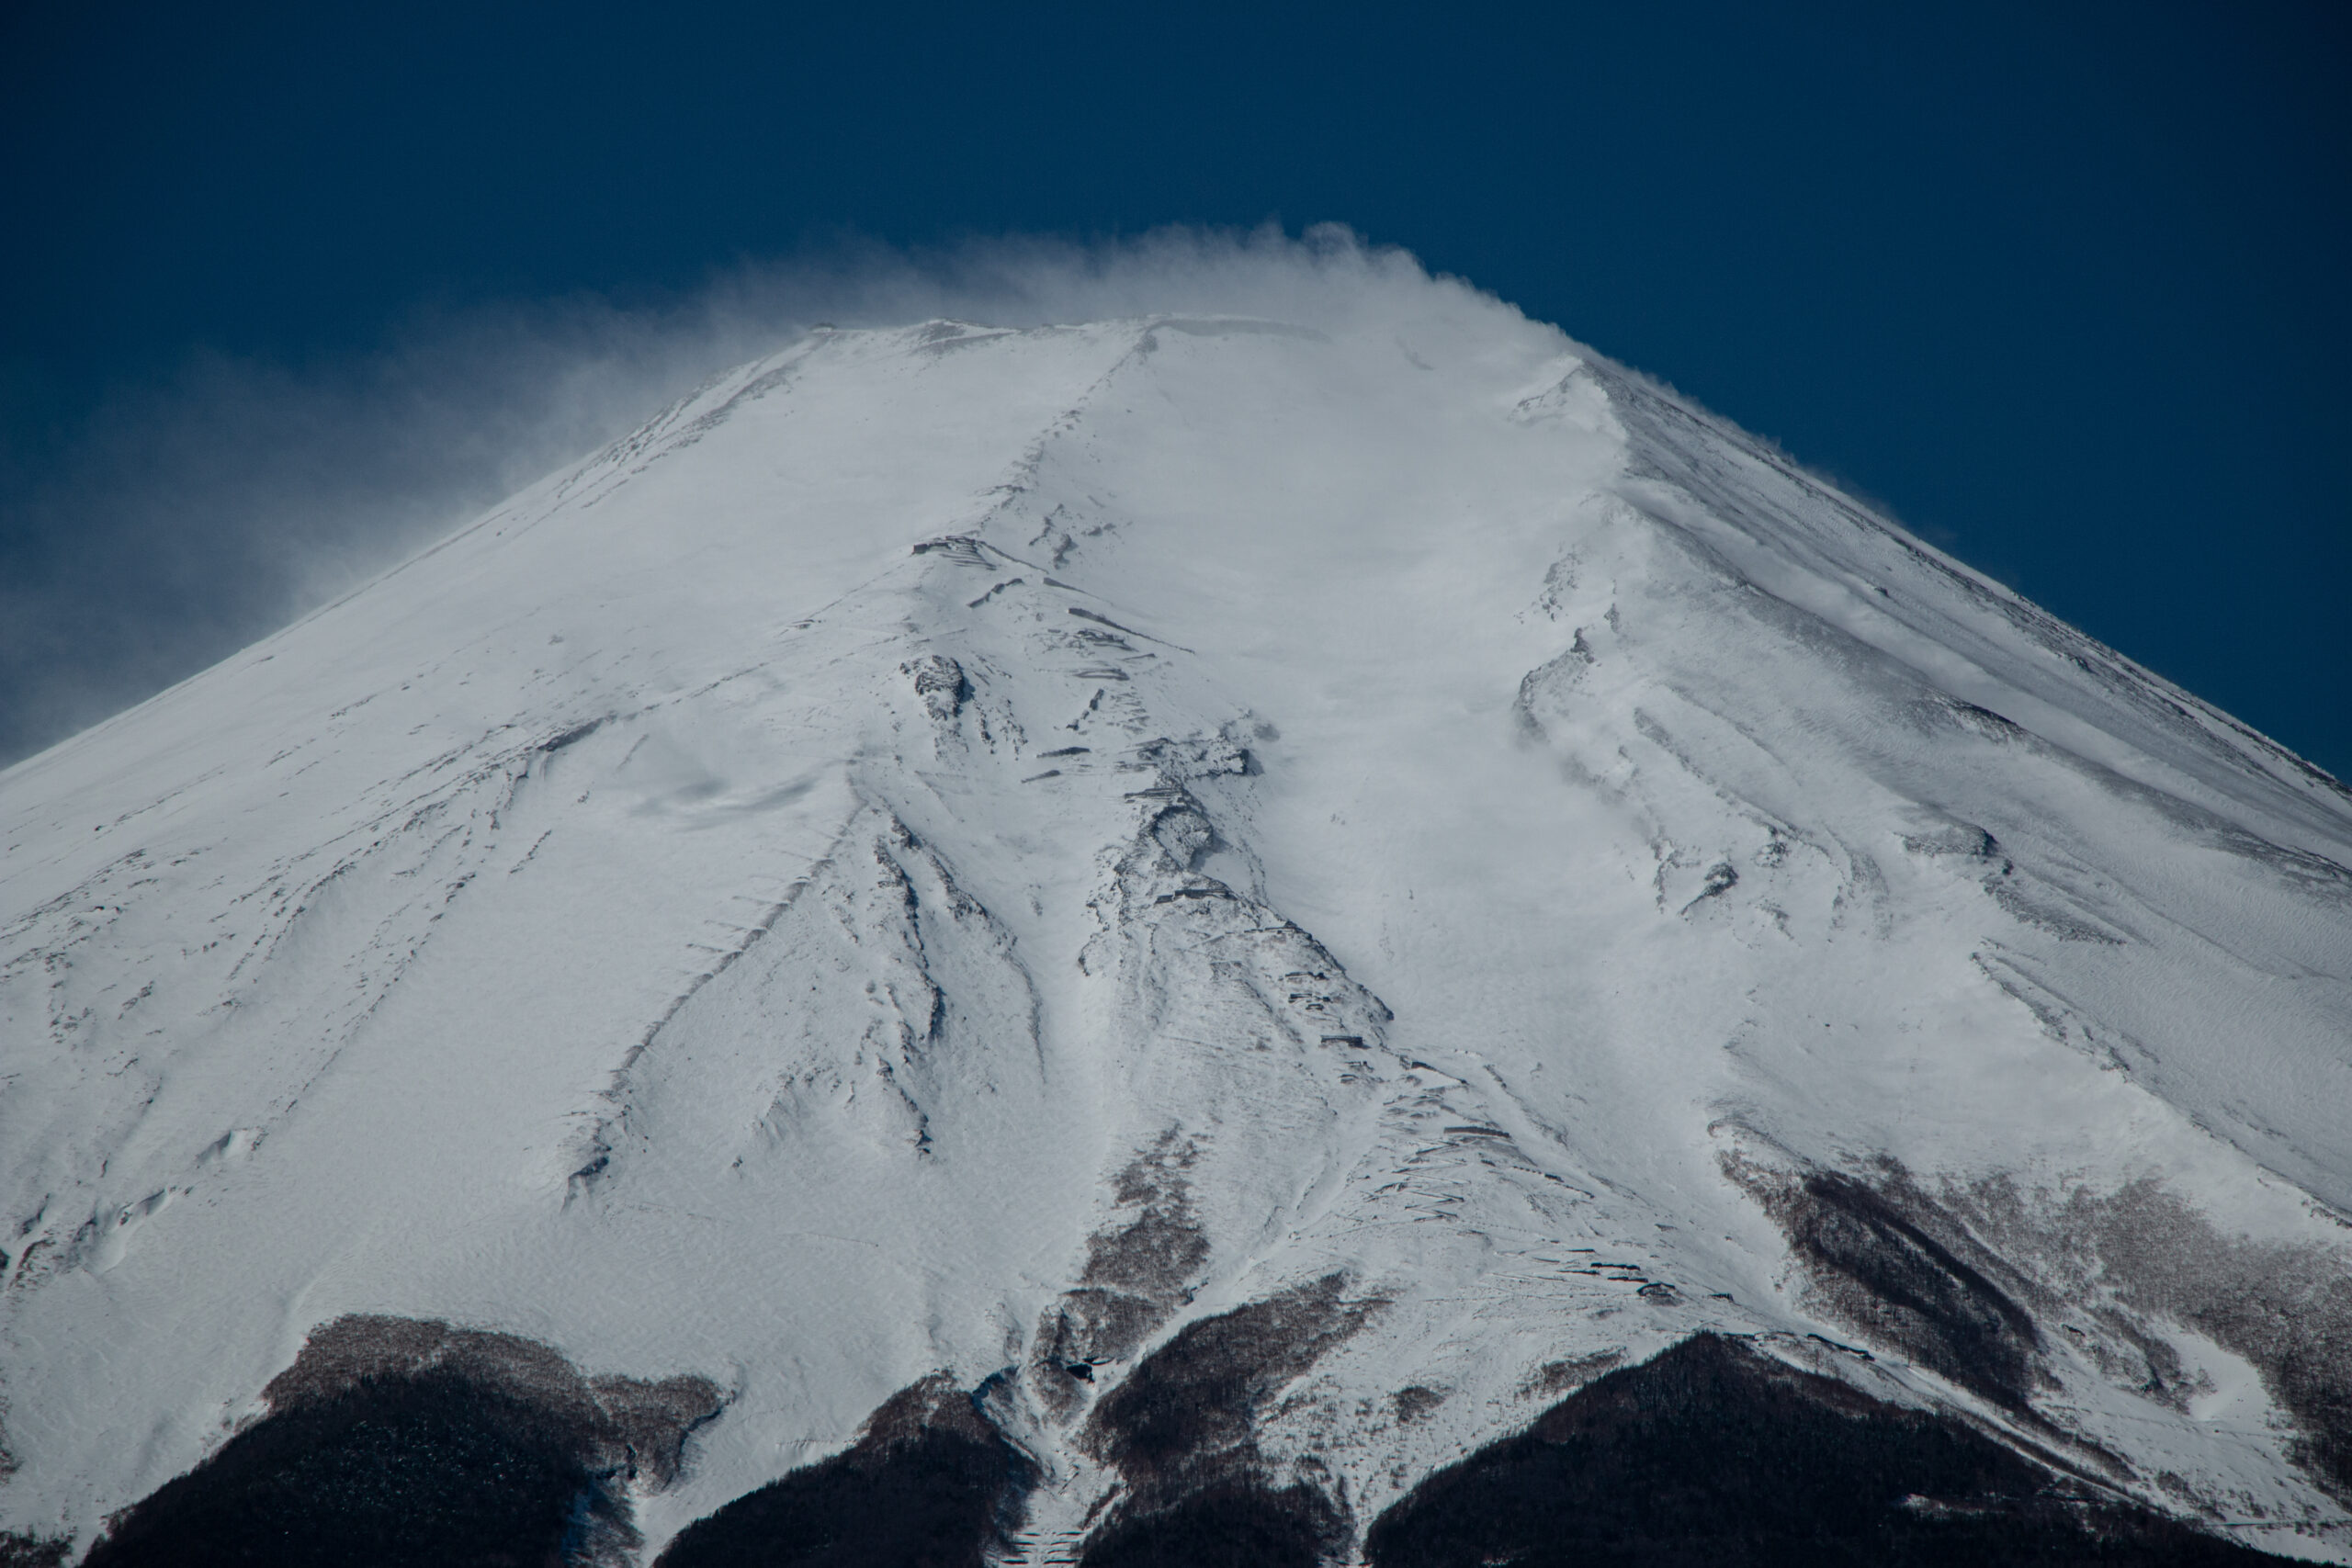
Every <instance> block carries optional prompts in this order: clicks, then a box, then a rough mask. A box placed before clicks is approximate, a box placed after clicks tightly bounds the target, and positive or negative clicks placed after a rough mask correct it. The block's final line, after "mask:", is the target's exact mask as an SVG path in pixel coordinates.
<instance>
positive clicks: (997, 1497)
mask: <svg viewBox="0 0 2352 1568" xmlns="http://www.w3.org/2000/svg"><path fill="white" fill-rule="evenodd" d="M1022 1481H1023V1475H1022V1471H1021V1465H1020V1461H1019V1459H1018V1457H1017V1456H1016V1455H1015V1454H1014V1453H1013V1451H1012V1449H1011V1448H1010V1447H1009V1446H1008V1445H1007V1444H1006V1443H1005V1441H1004V1439H1003V1438H1001V1437H999V1436H998V1435H997V1433H996V1431H995V1429H994V1428H992V1427H989V1425H988V1423H987V1422H985V1421H983V1420H982V1419H981V1418H980V1416H979V1415H978V1412H977V1411H975V1410H974V1409H973V1407H972V1400H971V1395H970V1394H969V1393H966V1392H965V1391H963V1390H961V1389H958V1388H956V1386H955V1385H954V1384H953V1383H952V1382H950V1381H949V1380H948V1379H946V1378H944V1377H932V1378H926V1379H924V1380H923V1381H922V1382H918V1383H916V1384H914V1385H913V1386H912V1387H910V1388H907V1389H904V1390H902V1391H901V1392H899V1393H897V1394H894V1395H893V1396H892V1397H891V1398H890V1399H889V1401H888V1403H886V1404H884V1405H883V1406H882V1407H881V1408H880V1409H879V1410H877V1411H876V1412H875V1413H874V1416H873V1417H872V1418H871V1419H870V1420H869V1421H868V1422H867V1423H866V1427H865V1432H864V1434H863V1435H862V1436H861V1437H860V1438H859V1439H858V1441H857V1443H856V1444H855V1446H854V1447H852V1448H851V1449H850V1450H848V1451H847V1452H845V1453H842V1454H838V1455H836V1456H834V1457H833V1458H831V1459H829V1460H827V1461H823V1462H822V1463H820V1464H814V1465H811V1466H809V1468H808V1469H806V1470H799V1471H795V1472H793V1473H792V1474H790V1475H787V1476H786V1477H785V1478H784V1479H783V1480H781V1481H777V1482H774V1483H770V1484H769V1485H766V1486H763V1487H761V1488H760V1489H759V1490H758V1491H756V1492H751V1493H747V1494H745V1495H743V1496H741V1497H738V1498H737V1499H735V1501H733V1502H732V1503H729V1504H728V1505H727V1506H725V1507H723V1508H721V1509H719V1510H718V1512H717V1513H715V1514H713V1515H711V1516H710V1517H708V1518H705V1519H699V1520H697V1521H695V1523H694V1524H692V1525H690V1526H688V1527H687V1528H686V1529H684V1531H683V1532H681V1533H680V1534H679V1536H678V1538H677V1539H676V1540H673V1541H672V1542H671V1543H670V1545H669V1547H668V1549H667V1550H665V1551H663V1552H662V1556H661V1558H660V1559H659V1562H658V1563H657V1568H980V1564H981V1563H982V1562H985V1561H986V1559H987V1556H988V1553H989V1549H990V1548H991V1547H993V1546H995V1545H997V1544H998V1543H999V1542H1001V1540H1002V1539H1003V1533H1004V1525H1005V1522H1006V1516H1007V1514H1008V1513H1009V1512H1010V1510H1011V1509H1012V1504H1013V1500H1014V1499H1015V1498H1016V1496H1017V1495H1018V1494H1019V1492H1020V1489H1021V1484H1022Z"/></svg>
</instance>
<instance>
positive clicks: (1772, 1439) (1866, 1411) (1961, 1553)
mask: <svg viewBox="0 0 2352 1568" xmlns="http://www.w3.org/2000/svg"><path fill="white" fill-rule="evenodd" d="M1366 1552H1367V1556H1368V1557H1369V1559H1370V1561H1371V1562H1372V1563H1373V1564H1374V1568H1479V1565H1482V1564H1497V1563H1509V1564H1511V1565H1512V1568H1567V1565H1569V1564H1577V1565H1579V1568H1581V1565H1588V1564H1602V1563H1610V1564H1642V1565H1644V1568H1681V1565H1684V1564H1688V1565H1691V1568H1699V1565H1702V1564H1703V1565H1705V1568H1781V1565H1785V1568H1828V1565H1838V1564H1854V1565H1857V1568H1860V1565H1862V1564H1871V1565H1874V1568H1875V1565H1879V1564H1898V1565H1912V1564H1917V1565H1921V1568H1926V1565H1937V1568H1945V1565H1949V1568H1974V1565H1977V1564H1982V1563H1989V1562H2001V1563H2039V1564H2051V1565H2058V1564H2069V1565H2073V1564H2080V1565H2084V1568H2089V1565H2092V1564H2098V1565H2102V1568H2121V1565H2124V1564H2131V1565H2134V1568H2157V1565H2166V1568H2172V1565H2178V1568H2191V1565H2197V1568H2202V1565H2208V1564H2210V1565H2213V1568H2222V1565H2226V1564H2253V1563H2258V1562H2283V1561H2286V1560H2285V1559H2282V1558H2275V1557H2271V1556H2269V1555H2268V1554H2267V1553H2264V1552H2259V1551H2253V1550H2251V1549H2249V1548H2245V1547H2243V1546H2239V1545H2237V1544H2235V1543H2234V1542H2231V1541H2225V1540H2220V1539H2217V1538H2215V1537H2212V1536H2209V1535H2205V1534H2203V1533H2201V1532H2199V1531H2198V1530H2196V1529H2191V1528H2190V1527H2188V1526H2187V1525H2184V1524H2181V1523H2179V1522H2177V1521H2176V1520H2173V1519H2170V1518H2166V1517H2163V1516H2160V1515H2157V1514H2154V1513H2153V1512H2151V1511H2149V1510H2146V1509H2143V1508H2140V1507H2137V1506H2131V1505H2130V1504H2128V1503H2125V1502H2122V1501H2120V1500H2118V1499H2115V1498H2112V1497H2109V1496H2106V1495H2093V1494H2090V1493H2087V1492H2086V1491H2085V1490H2084V1489H2083V1488H2081V1487H2080V1486H2078V1485H2077V1484H2075V1483H2073V1482H2072V1481H2071V1480H2069V1479H2068V1478H2065V1477H2063V1476H2060V1475H2058V1474H2057V1473H2055V1472H2051V1471H2048V1470H2045V1469H2043V1468H2042V1467H2041V1466H2039V1465H2036V1464H2034V1463H2032V1462H2030V1461H2028V1460H2026V1459H2025V1458H2023V1457H2021V1456H2020V1455H2018V1454H2017V1453H2015V1452H2013V1451H2011V1450H2008V1449H2006V1448H2003V1447H2001V1446H2000V1445H1999V1444H1997V1443H1996V1442H1994V1441H1992V1440H1991V1439H1990V1438H1986V1437H1985V1436H1983V1435H1981V1434H1979V1433H1978V1432H1976V1431H1974V1430H1972V1429H1971V1428H1969V1427H1964V1426H1962V1425H1960V1424H1959V1423H1957V1422H1955V1421H1953V1420H1951V1419H1948V1418H1945V1417H1941V1416H1935V1415H1932V1414H1929V1413H1927V1412H1924V1411H1917V1410H1907V1409H1905V1408H1902V1407H1901V1406H1897V1405H1893V1404H1884V1403H1883V1402H1881V1401H1878V1400H1875V1399H1872V1398H1870V1397H1869V1396H1867V1395H1865V1394H1863V1393H1860V1392H1859V1391H1857V1390H1855V1389H1852V1388H1850V1387H1849V1386H1848V1385H1846V1384H1844V1383H1842V1382H1837V1381H1836V1380H1834V1379H1830V1378H1825V1377H1820V1376H1816V1375H1815V1374H1813V1373H1810V1372H1803V1371H1796V1370H1794V1369H1793V1368H1790V1367H1787V1366H1784V1365H1782V1364H1781V1363H1780V1362H1778V1361H1776V1360H1773V1359H1770V1358H1769V1357H1766V1356H1763V1355H1761V1354H1759V1353H1758V1352H1756V1351H1754V1350H1752V1349H1750V1348H1747V1347H1746V1346H1745V1345H1742V1344H1740V1343H1739V1342H1737V1341H1735V1340H1730V1339H1725V1338H1723V1337H1717V1336H1714V1335H1708V1334H1702V1335H1699V1336H1696V1337H1692V1338H1691V1339H1687V1340H1684V1341H1683V1342H1682V1343H1681V1344H1679V1345H1678V1346H1676V1347H1674V1348H1672V1349H1670V1350H1668V1351H1667V1352H1666V1353H1665V1354H1663V1355H1661V1356H1659V1357H1657V1359H1654V1360H1651V1361H1647V1362H1645V1363H1643V1364H1642V1365H1640V1366H1636V1367H1629V1368H1625V1369H1623V1370H1621V1371H1614V1372H1611V1373H1609V1374H1608V1375H1606V1376H1604V1377H1602V1378H1600V1379H1599V1380H1598V1381H1596V1382H1592V1383H1591V1384H1589V1385H1588V1386H1587V1387H1585V1388H1584V1389H1582V1390H1580V1391H1579V1392H1577V1393H1575V1394H1573V1395H1571V1396H1570V1397H1569V1398H1567V1399H1566V1400H1563V1401H1562V1402H1561V1403H1559V1404H1555V1405H1554V1406H1553V1407H1552V1408H1551V1409H1550V1410H1548V1411H1546V1412H1545V1413H1544V1415H1543V1416H1540V1417H1539V1418H1538V1419H1537V1420H1536V1422H1535V1424H1534V1425H1533V1427H1531V1428H1530V1429H1529V1430H1528V1431H1526V1432H1524V1433H1522V1434H1521V1435H1520V1436H1518V1437H1515V1438H1506V1439H1505V1440H1503V1441H1501V1442H1498V1443H1496V1444H1493V1445H1492V1446H1490V1447H1488V1448H1487V1449H1485V1450H1481V1451H1479V1452H1478V1453H1476V1454H1474V1455H1472V1456H1471V1457H1470V1458H1468V1459H1466V1460H1464V1461H1462V1462H1460V1463H1459V1464H1456V1465H1454V1466H1453V1467H1451V1468H1450V1469H1447V1470H1443V1471H1441V1472H1438V1473H1437V1474H1435V1475H1433V1476H1431V1477H1430V1479H1429V1480H1427V1481H1425V1482H1423V1483H1421V1484H1420V1485H1419V1486H1418V1487H1416V1488H1415V1489H1414V1490H1413V1492H1412V1493H1411V1494H1410V1495H1408V1496H1407V1497H1406V1498H1405V1499H1404V1500H1403V1501H1402V1502H1400V1503H1398V1504H1397V1506H1395V1507H1393V1508H1391V1509H1390V1510H1389V1511H1388V1512H1387V1513H1385V1514H1384V1515H1383V1516H1382V1517H1380V1519H1379V1520H1378V1521H1377V1522H1376V1523H1375V1524H1374V1526H1373V1528H1372V1531H1371V1535H1370V1537H1369V1539H1368V1540H1367V1542H1366Z"/></svg>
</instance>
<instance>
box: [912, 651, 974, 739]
mask: <svg viewBox="0 0 2352 1568" xmlns="http://www.w3.org/2000/svg"><path fill="white" fill-rule="evenodd" d="M905 668H906V671H907V673H908V674H910V675H911V676H913V677H914V682H915V695H917V696H919V697H921V698H922V704H923V707H924V708H925V709H926V710H927V711H928V712H929V713H930V715H931V716H932V717H933V718H934V719H936V720H938V721H939V722H940V723H942V724H944V723H946V722H947V721H948V720H950V719H952V718H954V717H955V716H956V715H957V714H959V713H961V712H963V711H964V705H965V704H966V703H967V702H968V701H970V700H971V696H972V683H971V682H970V681H969V680H968V679H967V678H966V676H965V674H964V667H963V666H962V665H961V664H958V663H956V660H952V659H950V658H948V657H947V656H946V655H944V654H940V653H932V654H925V655H924V656H923V657H922V658H921V659H918V660H914V661H913V662H912V663H910V664H909V665H907V666H906V667H905Z"/></svg>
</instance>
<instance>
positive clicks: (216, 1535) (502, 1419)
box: [85, 1317, 719, 1568]
mask: <svg viewBox="0 0 2352 1568" xmlns="http://www.w3.org/2000/svg"><path fill="white" fill-rule="evenodd" d="M266 1401H267V1403H268V1405H269V1411H270V1413H269V1414H268V1415H267V1416H265V1417H264V1418H263V1419H262V1420H260V1421H259V1422H257V1423H255V1424H254V1425H253V1426H252V1427H247V1428H246V1429H245V1430H243V1431H242V1432H240V1433H238V1434H237V1435H236V1436H234V1437H232V1438H230V1439H229V1440H228V1442H226V1443H225V1444H223V1445H222V1446H221V1448H220V1451H219V1452H217V1453H215V1454H214V1455H213V1456H212V1457H211V1458H210V1459H209V1460H207V1461H204V1462H203V1463H202V1464H200V1465H198V1466H197V1468H196V1469H194V1470H192V1471H190V1472H188V1473H187V1474H186V1475H182V1476H179V1477H177V1478H176V1479H175V1480H173V1481H170V1482H168V1483H165V1484H164V1485H163V1486H161V1487H159V1488H157V1489H156V1491H154V1492H153V1494H151V1495H149V1496H148V1497H147V1498H146V1499H145V1500H143V1501H141V1502H140V1503H139V1504H137V1505H136V1506H132V1507H130V1508H129V1509H126V1510H125V1511H124V1512H122V1513H121V1514H119V1515H118V1516H116V1517H114V1519H112V1520H111V1521H110V1522H109V1528H108V1529H107V1534H106V1535H105V1537H104V1538H103V1539H102V1540H100V1541H99V1542H98V1544H97V1546H96V1548H95V1549H93V1550H92V1551H91V1553H90V1555H89V1556H88V1558H87V1559H86V1560H85V1563H86V1568H213V1565H215V1564H219V1565H221V1568H226V1565H229V1564H237V1565H239V1568H424V1565H426V1564H431V1565H433V1568H477V1565H478V1568H514V1565H518V1564H530V1565H533V1568H537V1564H540V1563H552V1562H564V1563H570V1564H582V1565H603V1564H607V1563H612V1564H617V1563H621V1562H627V1561H628V1560H629V1556H630V1553H631V1552H632V1551H634V1549H635V1548H636V1546H637V1545H638V1540H639V1538H638V1534H637V1530H636V1529H635V1527H634V1525H633V1524H632V1523H631V1521H630V1517H629V1512H630V1511H629V1506H628V1499H627V1496H626V1495H625V1491H624V1488H625V1486H626V1484H627V1483H628V1481H630V1480H632V1479H635V1478H638V1477H640V1476H641V1477H643V1478H645V1479H648V1480H650V1481H653V1482H656V1483H659V1482H662V1481H666V1480H667V1479H668V1478H669V1477H670V1476H671V1475H672V1474H673V1473H674V1472H675V1468H676V1465H677V1463H678V1461H679V1457H680V1453H681V1450H682V1448H683V1445H684V1439H685V1434H686V1432H687V1430H688V1429H689V1428H690V1427H693V1426H694V1425H695V1423H696V1422H697V1421H699V1420H701V1419H703V1418H704V1417H706V1416H709V1415H711V1414H714V1413H715V1412H716V1411H717V1409H718V1404H719V1397H718V1391H717V1390H716V1389H715V1388H713V1387H712V1386H711V1385H710V1384H709V1383H707V1382H704V1381H702V1380H701V1379H698V1378H673V1379H670V1380H667V1381H665V1382H658V1383H646V1382H637V1381H635V1380H632V1379H627V1378H587V1377H583V1376H582V1375H581V1374H580V1373H579V1372H578V1371H575V1370H574V1369H573V1368H572V1367H571V1364H570V1363H569V1362H567V1361H565V1360H564V1359H563V1358H562V1357H560V1355H558V1354H557V1353H556V1352H554V1351H553V1350H550V1349H548V1348H547V1347H546V1346H544V1345H538V1344H535V1343H533V1342H531V1341H529V1340H526V1339H523V1338H520V1337H515V1336H513V1335H503V1334H488V1333H481V1332H479V1331H473V1330H467V1329H459V1328H453V1327H452V1326H450V1325H447V1324H443V1323H435V1322H424V1321H416V1320H411V1319H402V1318H390V1317H346V1318H341V1319H338V1320H336V1321H335V1322H334V1323H331V1324H328V1325H323V1326H322V1327H321V1328H320V1329H318V1330H317V1331H315V1332H314V1333H313V1334H312V1335H311V1338H310V1341H309V1343H308V1344H307V1345H306V1346H305V1347H304V1348H303V1351H302V1354H301V1355H300V1357H299V1358H297V1359H296V1361H295V1363H294V1365H293V1366H292V1367H291V1368H289V1369H288V1370H287V1371H285V1372H284V1373H282V1374H280V1375H279V1376H278V1377H277V1379H276V1380H274V1381H273V1382H271V1383H270V1385H269V1388H268V1389H267V1390H266Z"/></svg>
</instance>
